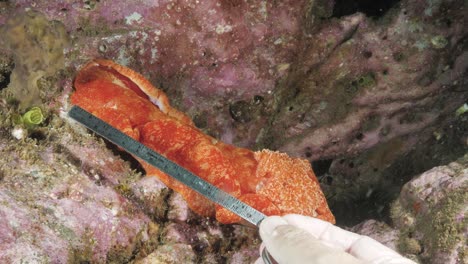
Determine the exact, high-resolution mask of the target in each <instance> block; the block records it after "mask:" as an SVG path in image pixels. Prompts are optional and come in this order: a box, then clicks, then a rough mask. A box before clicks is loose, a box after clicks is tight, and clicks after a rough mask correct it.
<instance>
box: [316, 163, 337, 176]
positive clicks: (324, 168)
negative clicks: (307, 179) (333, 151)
mask: <svg viewBox="0 0 468 264" xmlns="http://www.w3.org/2000/svg"><path fill="white" fill-rule="evenodd" d="M332 162H333V160H332V159H324V160H315V161H312V169H313V170H314V173H315V176H317V177H321V176H323V175H324V174H325V173H328V170H329V169H330V166H331V164H332Z"/></svg>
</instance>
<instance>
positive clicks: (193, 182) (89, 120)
mask: <svg viewBox="0 0 468 264" xmlns="http://www.w3.org/2000/svg"><path fill="white" fill-rule="evenodd" d="M68 115H69V116H70V117H71V118H73V119H75V120H76V121H78V122H79V123H81V124H83V125H84V126H86V127H87V128H89V129H91V130H92V131H94V132H95V133H97V134H99V135H101V136H103V137H104V138H106V139H108V140H109V141H111V142H112V143H114V144H116V145H118V146H120V147H121V148H123V149H125V150H126V151H127V152H129V153H131V154H133V155H135V156H137V157H139V158H140V159H142V160H144V161H146V162H148V163H149V164H151V165H153V166H154V167H156V168H158V169H159V170H161V171H163V172H164V173H166V174H167V175H170V176H171V177H173V178H174V179H176V180H178V181H180V182H181V183H183V184H185V185H187V186H188V187H189V188H191V189H193V190H195V191H197V192H198V193H200V194H201V195H203V196H205V197H206V198H208V199H209V200H211V201H213V202H215V203H218V204H220V205H221V206H223V207H224V208H227V209H229V210H230V211H232V212H234V213H235V214H237V215H238V216H240V217H242V218H243V219H245V220H246V221H247V222H249V223H251V224H254V225H256V226H258V225H259V224H260V222H261V221H262V220H263V219H264V218H265V217H266V216H265V215H264V214H263V213H261V212H260V211H258V210H256V209H255V208H253V207H251V206H250V205H248V204H246V203H244V202H241V201H239V200H238V199H236V198H235V197H234V196H232V195H230V194H228V193H226V192H224V191H223V190H221V189H219V188H217V187H215V186H214V185H212V184H211V183H209V182H207V181H205V180H203V179H201V178H200V177H198V176H197V175H195V174H193V173H191V172H190V171H188V170H186V169H184V168H183V167H181V166H179V165H177V164H176V163H174V162H172V161H171V160H169V159H167V158H166V157H164V156H162V155H161V154H159V153H157V152H156V151H154V150H152V149H150V148H148V147H147V146H145V145H143V144H141V143H140V142H138V141H136V140H134V139H133V138H131V137H129V136H127V135H126V134H124V133H122V132H121V131H119V130H118V129H116V128H114V127H113V126H111V125H109V124H108V123H106V122H104V121H102V120H101V119H99V118H98V117H96V116H94V115H92V114H91V113H89V112H87V111H86V110H84V109H83V108H81V107H79V106H73V107H72V109H71V110H70V112H68Z"/></svg>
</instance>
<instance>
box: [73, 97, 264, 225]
mask: <svg viewBox="0 0 468 264" xmlns="http://www.w3.org/2000/svg"><path fill="white" fill-rule="evenodd" d="M80 112H81V113H80ZM80 114H84V115H85V116H87V119H89V120H91V119H94V120H95V121H97V122H98V123H99V122H101V123H103V125H106V126H108V127H109V128H110V129H112V130H114V131H115V132H117V133H118V134H119V136H120V137H123V138H125V139H129V140H130V141H131V142H133V143H136V144H138V145H139V146H140V147H142V148H144V149H145V150H146V151H147V152H149V153H151V154H153V155H154V156H156V157H158V158H161V159H164V160H165V162H167V164H168V165H170V166H175V167H177V168H178V169H179V170H181V171H183V172H184V173H186V174H189V175H190V177H197V178H198V180H199V181H201V182H203V183H204V185H205V186H208V187H209V188H212V189H214V190H215V191H216V193H218V194H221V196H222V197H223V198H225V199H222V201H223V202H224V201H226V202H229V200H231V201H232V202H235V203H237V204H238V205H239V206H237V207H242V208H245V209H247V210H248V211H249V214H250V215H251V216H255V217H252V218H249V217H248V216H246V215H241V214H239V213H237V212H235V210H234V209H233V207H232V205H234V203H230V204H222V203H220V202H219V201H218V200H215V199H214V198H211V197H209V196H207V195H205V194H204V193H202V192H201V191H199V190H197V189H196V187H192V186H190V185H188V184H186V183H184V182H182V181H180V180H179V179H177V178H176V177H174V176H173V175H171V174H169V173H166V172H165V171H163V170H161V168H159V167H157V166H154V165H153V164H152V162H151V160H147V159H144V158H142V157H140V156H139V155H137V154H136V153H134V151H129V150H128V149H127V148H125V147H124V146H122V145H120V144H118V143H116V142H114V140H112V139H110V138H109V137H108V136H106V135H104V134H103V133H101V131H96V130H95V129H93V128H92V127H90V126H89V125H88V123H86V121H84V122H82V121H81V120H79V115H80ZM68 116H69V117H71V118H72V119H73V120H75V121H76V122H78V123H80V124H81V125H83V126H84V127H86V128H88V129H89V130H91V131H93V132H94V133H96V134H98V135H100V136H101V137H103V138H105V139H106V140H109V141H110V142H112V143H113V144H115V145H117V146H119V147H121V148H123V149H125V151H126V152H128V153H130V154H132V155H135V156H137V157H138V158H140V159H142V160H144V161H145V162H147V163H149V164H150V165H152V166H154V167H156V168H157V169H159V170H161V171H163V172H164V173H166V174H168V175H169V176H170V177H171V178H173V179H175V180H176V181H178V182H180V183H182V184H183V185H184V186H187V187H188V188H190V189H192V190H194V191H195V192H197V193H199V194H200V195H202V196H203V197H205V198H206V199H208V200H210V201H212V202H214V203H216V204H219V205H220V206H222V207H224V208H226V209H228V210H229V211H231V212H233V213H234V214H235V215H237V216H239V217H240V218H242V219H244V220H246V221H247V222H249V223H251V224H253V225H255V226H257V227H258V226H259V224H260V223H261V222H262V221H263V220H264V219H265V218H266V217H267V216H266V215H265V214H263V213H262V212H260V211H259V210H257V209H255V208H254V207H252V206H250V205H248V204H246V203H244V202H243V201H241V200H239V199H237V198H236V197H234V196H232V195H231V194H229V193H227V192H225V191H223V190H221V189H219V188H218V187H216V186H214V185H213V184H211V183H210V182H208V181H206V180H205V179H203V178H201V177H199V176H198V175H196V174H194V173H192V172H190V171H189V170H187V169H185V168H184V167H182V166H179V165H178V164H177V163H175V162H173V161H172V160H170V159H168V158H166V157H164V156H163V155H162V154H160V153H158V152H157V151H154V150H153V149H151V148H149V147H148V146H146V145H144V144H142V143H141V142H139V141H137V140H135V139H133V138H132V137H130V136H128V135H126V134H125V133H123V132H122V131H120V130H118V129H117V128H115V127H114V126H112V125H110V124H109V123H107V122H106V121H104V120H102V119H100V118H98V117H97V116H95V115H93V114H92V113H90V112H88V111H86V110H85V109H83V108H82V107H80V106H78V105H73V106H72V107H71V109H70V110H69V111H68ZM252 220H256V221H252Z"/></svg>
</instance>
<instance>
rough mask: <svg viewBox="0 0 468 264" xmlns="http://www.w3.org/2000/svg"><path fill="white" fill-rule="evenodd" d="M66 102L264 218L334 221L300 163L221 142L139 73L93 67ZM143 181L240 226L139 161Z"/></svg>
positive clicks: (107, 65) (101, 64) (98, 63)
mask: <svg viewBox="0 0 468 264" xmlns="http://www.w3.org/2000/svg"><path fill="white" fill-rule="evenodd" d="M74 86H75V89H76V91H75V92H74V93H73V95H72V97H71V101H72V103H73V104H76V105H79V106H81V107H82V108H84V109H86V110H87V111H89V112H91V113H93V114H94V115H96V116H98V117H99V118H101V119H103V120H104V121H106V122H108V123H109V124H111V125H112V126H114V127H116V128H118V129H119V130H121V131H122V132H124V133H126V134H127V135H129V136H131V137H132V138H134V139H136V140H138V141H140V142H141V143H143V144H145V145H147V146H148V147H150V148H152V149H153V150H155V151H157V152H159V153H161V154H163V155H164V156H166V157H167V158H169V159H171V160H173V161H174V162H176V163H178V164H179V165H181V166H183V167H185V168H186V169H188V170H190V171H191V172H193V173H195V174H196V175H198V176H199V177H201V178H203V179H205V180H207V181H209V182H211V183H212V184H214V185H215V186H217V187H218V188H221V189H222V190H224V191H226V192H228V193H230V194H231V195H233V196H235V197H237V198H238V199H240V200H242V201H244V202H246V203H247V204H249V205H251V206H253V207H254V208H256V209H257V210H259V211H261V212H263V213H264V214H266V215H284V214H289V213H296V214H303V215H309V216H313V217H317V218H321V219H323V220H326V221H329V222H331V223H334V222H335V218H334V217H333V215H332V213H331V212H330V209H329V208H328V205H327V202H326V200H325V196H324V195H323V193H322V191H321V189H320V185H319V183H318V181H317V179H316V177H315V175H314V173H313V171H312V168H311V166H310V163H309V162H308V161H307V160H303V159H298V158H291V157H289V156H288V155H286V154H283V153H279V152H274V151H270V150H262V151H257V152H253V151H250V150H248V149H244V148H238V147H235V146H232V145H228V144H225V143H223V142H220V141H218V140H216V139H214V138H212V137H210V136H208V135H205V134H204V133H203V132H201V131H200V130H199V129H197V128H196V127H195V126H194V124H193V122H192V121H191V119H190V118H189V117H188V116H186V115H185V114H183V113H182V112H180V111H178V110H176V109H174V108H172V107H171V106H170V104H169V100H168V98H167V96H166V95H165V94H164V93H163V92H162V91H161V90H159V89H157V88H155V87H154V86H152V85H151V83H150V82H149V81H148V80H146V79H145V78H144V77H143V76H141V75H140V74H138V73H136V72H134V71H132V70H130V69H128V68H126V67H124V66H121V65H118V64H116V63H114V62H112V61H108V60H93V61H91V62H89V63H88V64H86V65H85V66H84V67H83V68H82V69H81V70H80V71H79V72H78V74H77V76H76V79H75V82H74ZM140 162H141V164H142V166H143V168H144V169H145V171H146V174H147V175H152V176H156V177H158V178H159V179H160V180H161V181H163V182H164V183H165V184H166V185H167V186H168V187H170V188H172V189H173V190H175V191H177V192H179V193H180V194H181V195H182V196H183V197H184V199H185V200H186V201H187V203H188V205H189V207H190V208H191V209H192V210H193V211H195V212H196V213H197V214H199V215H201V216H216V219H217V220H218V221H219V222H221V223H235V222H239V221H240V220H241V219H240V218H239V217H238V216H237V215H235V214H234V213H232V212H230V211H228V210H227V209H225V208H222V207H221V206H219V205H215V204H214V203H212V202H211V201H209V200H207V199H206V198H204V197H203V196H201V195H200V194H198V193H196V192H195V191H193V190H191V189H190V188H188V187H186V186H185V185H183V184H181V183H179V182H178V181H176V180H174V179H172V178H171V177H170V176H168V175H166V174H164V173H162V172H161V171H159V170H158V169H156V168H154V167H152V166H150V165H149V164H147V163H145V162H143V161H140Z"/></svg>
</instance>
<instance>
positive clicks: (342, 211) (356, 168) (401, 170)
mask: <svg viewBox="0 0 468 264" xmlns="http://www.w3.org/2000/svg"><path fill="white" fill-rule="evenodd" d="M467 121H468V115H467V114H466V113H465V114H463V115H460V116H459V117H457V118H455V119H454V120H453V121H450V122H449V123H447V124H446V125H444V126H443V127H440V128H439V129H437V130H436V132H434V135H433V136H431V137H429V138H428V139H426V140H423V141H421V142H420V143H419V144H417V145H416V146H415V148H414V149H413V150H412V151H410V152H409V153H406V154H405V155H403V156H401V157H399V158H396V159H395V160H394V161H392V162H391V163H390V164H382V165H383V166H382V167H367V168H365V167H363V166H364V165H366V164H369V161H368V157H367V158H366V155H365V154H362V155H358V156H356V157H348V158H345V157H341V158H336V159H334V161H335V162H333V164H331V167H332V168H329V169H328V170H329V171H328V172H325V174H323V175H320V176H319V173H317V177H318V178H319V179H320V184H321V186H322V188H323V190H324V193H325V195H326V197H327V200H328V203H329V206H330V209H331V210H332V212H333V213H334V215H335V217H336V219H337V220H338V224H339V225H343V226H354V225H356V224H358V223H361V222H362V221H364V220H366V219H370V218H373V219H376V220H379V221H384V222H388V223H389V222H390V215H389V209H390V204H391V203H392V202H393V201H394V200H395V199H396V198H397V197H398V195H399V194H400V191H401V188H402V186H403V185H404V184H405V183H407V182H408V181H410V180H411V179H412V178H413V177H415V176H417V175H419V174H421V173H423V172H425V171H427V170H429V169H431V168H434V167H436V166H441V165H446V164H449V163H450V162H452V161H455V160H457V159H458V158H459V157H461V156H462V155H464V154H465V153H466V147H465V144H464V141H465V140H466V135H467V134H468V122H467ZM337 165H342V166H343V169H341V170H338V171H337V170H336V166H337ZM333 167H335V169H333ZM361 167H362V168H363V169H360V168H361ZM314 169H315V167H314Z"/></svg>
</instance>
